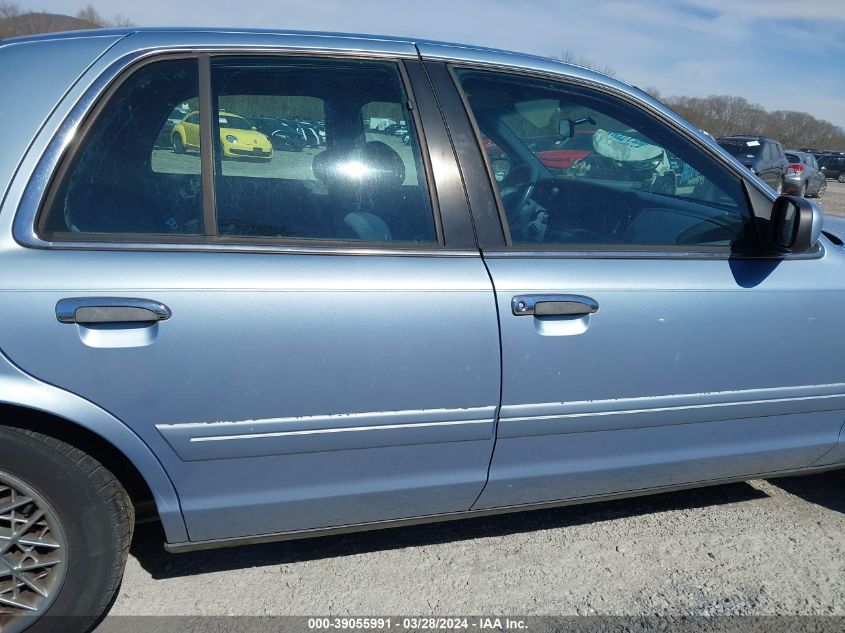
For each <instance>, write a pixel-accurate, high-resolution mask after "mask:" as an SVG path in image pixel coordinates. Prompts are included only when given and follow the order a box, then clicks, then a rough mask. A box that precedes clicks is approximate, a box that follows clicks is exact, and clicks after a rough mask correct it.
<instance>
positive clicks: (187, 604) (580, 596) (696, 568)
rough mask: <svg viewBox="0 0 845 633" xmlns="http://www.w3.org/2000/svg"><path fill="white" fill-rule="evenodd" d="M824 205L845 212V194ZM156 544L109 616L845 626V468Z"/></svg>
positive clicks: (142, 536) (132, 567) (831, 191)
mask: <svg viewBox="0 0 845 633" xmlns="http://www.w3.org/2000/svg"><path fill="white" fill-rule="evenodd" d="M821 202H822V205H823V206H824V207H825V210H826V211H827V212H828V213H837V214H841V215H845V185H842V184H839V183H834V182H829V183H828V190H827V194H826V195H825V197H824V198H822V201H821ZM162 540H163V536H162V534H161V532H160V529H159V527H158V526H157V525H144V526H140V527H139V528H138V530H137V532H136V536H135V540H134V543H133V546H132V550H131V556H130V559H129V563H128V566H127V570H126V577H125V579H124V582H123V586H122V588H121V591H120V593H119V595H118V598H117V600H116V602H115V604H114V606H113V608H112V610H111V616H121V615H291V614H293V615H326V614H331V615H345V614H350V615H375V614H383V615H406V614H417V615H420V614H422V615H454V614H488V615H491V614H492V615H495V614H499V615H502V614H513V615H528V614H554V615H586V614H604V615H670V616H673V615H735V614H742V615H811V614H812V615H828V614H830V615H840V616H845V471H833V472H829V473H823V474H818V475H813V476H808V477H794V478H787V479H780V480H771V481H752V482H748V483H740V484H731V485H723V486H717V487H712V488H704V489H699V490H693V491H686V492H677V493H670V494H663V495H658V496H652V497H640V498H635V499H629V500H624V501H615V502H606V503H600V504H591V505H583V506H573V507H567V508H561V509H556V510H545V511H536V512H526V513H520V514H514V515H508V516H499V517H490V518H483V519H472V520H466V521H459V522H453V523H444V524H436V525H429V526H418V527H411V528H400V529H394V530H384V531H376V532H368V533H359V534H350V535H344V536H333V537H326V538H322V539H311V540H305V541H293V542H287V543H276V544H266V545H259V546H250V547H241V548H233V549H224V550H214V551H207V552H197V553H191V554H179V555H176V554H167V553H165V552H164V550H163V548H162V546H161V543H162ZM111 616H110V617H111ZM118 621H119V620H114V619H108V618H107V619H106V620H105V622H104V623H103V625H102V626H101V628H100V630H101V631H105V630H106V629H108V630H109V631H113V630H116V625H117V624H118Z"/></svg>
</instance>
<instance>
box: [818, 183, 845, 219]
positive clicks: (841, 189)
mask: <svg viewBox="0 0 845 633" xmlns="http://www.w3.org/2000/svg"><path fill="white" fill-rule="evenodd" d="M818 202H820V203H821V205H822V207H823V208H824V210H825V213H830V214H831V215H840V216H845V183H841V182H836V181H835V180H828V181H827V191H826V192H825V194H824V196H823V197H822V199H821V200H819V201H818Z"/></svg>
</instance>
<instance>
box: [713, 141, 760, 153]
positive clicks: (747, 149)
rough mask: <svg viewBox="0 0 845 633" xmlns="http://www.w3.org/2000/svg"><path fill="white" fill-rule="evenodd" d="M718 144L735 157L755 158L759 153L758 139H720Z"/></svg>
mask: <svg viewBox="0 0 845 633" xmlns="http://www.w3.org/2000/svg"><path fill="white" fill-rule="evenodd" d="M718 143H719V146H720V147H721V148H722V149H724V150H726V151H727V152H728V153H730V154H732V155H733V156H736V157H737V158H757V157H758V156H759V155H760V148H761V147H762V145H760V141H754V140H750V141H744V140H727V139H725V140H721V141H718Z"/></svg>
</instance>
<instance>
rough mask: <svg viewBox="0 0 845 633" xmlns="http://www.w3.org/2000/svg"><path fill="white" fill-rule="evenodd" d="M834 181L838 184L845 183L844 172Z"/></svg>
mask: <svg viewBox="0 0 845 633" xmlns="http://www.w3.org/2000/svg"><path fill="white" fill-rule="evenodd" d="M836 180H838V181H839V182H845V171H843V172H842V173H840V174H839V176H838V177H837V178H836Z"/></svg>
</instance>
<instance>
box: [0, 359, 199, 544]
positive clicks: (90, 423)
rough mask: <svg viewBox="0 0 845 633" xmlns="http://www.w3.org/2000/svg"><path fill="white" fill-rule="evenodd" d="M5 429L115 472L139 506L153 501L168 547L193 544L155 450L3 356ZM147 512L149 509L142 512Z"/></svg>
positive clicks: (0, 377)
mask: <svg viewBox="0 0 845 633" xmlns="http://www.w3.org/2000/svg"><path fill="white" fill-rule="evenodd" d="M0 414H2V418H0V424H2V425H7V426H11V427H18V428H27V429H31V430H34V431H38V432H40V433H44V434H45V435H50V436H52V437H56V438H57V439H60V440H62V441H64V442H67V443H68V444H71V445H73V446H76V447H77V448H79V449H80V450H82V451H85V452H87V453H89V454H90V455H92V457H94V458H95V459H97V460H98V461H100V462H101V463H102V464H103V465H104V466H106V467H107V468H109V469H110V470H112V472H113V473H114V475H115V476H116V477H117V478H118V479H119V480H120V481H121V483H122V484H123V486H124V487H125V488H126V490H127V492H129V493H130V495H137V497H134V496H133V501H135V500H136V499H137V500H138V501H140V502H143V501H144V499H143V498H144V497H145V496H147V495H148V496H149V498H150V499H151V500H152V502H153V504H154V509H155V512H156V514H157V515H158V518H159V519H160V520H161V523H162V526H163V528H164V532H165V535H166V537H167V540H168V542H176V543H180V542H184V541H187V540H188V537H187V530H186V528H185V522H184V519H183V517H182V511H181V507H180V504H179V498H178V496H177V494H176V490H175V488H174V487H173V484H172V482H171V481H170V478H169V476H168V475H167V473H166V472H165V470H164V467H163V466H162V465H161V463H160V462H159V461H158V459H157V458H156V456H155V455H154V453H153V452H152V451H151V449H150V448H149V447H148V446H147V445H146V443H144V442H143V441H142V440H141V438H139V437H138V436H137V435H136V434H135V433H134V432H133V431H132V430H131V429H129V427H127V426H126V425H125V424H123V422H121V421H120V420H118V419H117V418H115V417H114V416H112V415H111V414H110V413H108V412H106V411H105V410H103V409H101V408H100V407H98V406H96V405H95V404H93V403H91V402H89V401H88V400H85V399H83V398H81V397H79V396H77V395H75V394H72V393H70V392H67V391H64V390H62V389H59V388H57V387H54V386H52V385H48V384H46V383H43V382H40V381H38V380H36V379H35V378H33V377H31V376H28V375H27V374H24V373H23V372H21V371H20V370H18V369H17V368H16V367H14V366H12V365H11V363H10V362H9V361H8V360H7V359H6V358H5V357H3V356H2V355H0ZM140 509H141V510H142V511H143V510H145V509H146V508H144V507H143V505H142V507H141V508H140Z"/></svg>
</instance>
